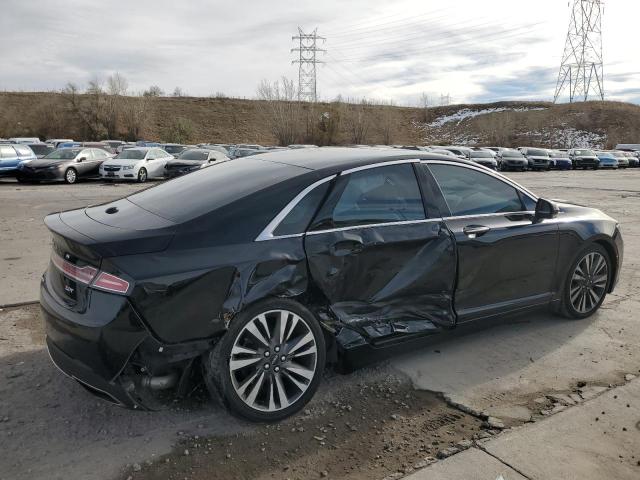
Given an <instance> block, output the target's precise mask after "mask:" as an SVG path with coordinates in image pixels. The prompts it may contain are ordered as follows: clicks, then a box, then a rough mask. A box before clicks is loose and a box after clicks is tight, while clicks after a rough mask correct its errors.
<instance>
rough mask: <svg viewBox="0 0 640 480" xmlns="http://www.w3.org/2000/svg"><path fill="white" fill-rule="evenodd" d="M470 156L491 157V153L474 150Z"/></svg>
mask: <svg viewBox="0 0 640 480" xmlns="http://www.w3.org/2000/svg"><path fill="white" fill-rule="evenodd" d="M470 156H471V158H493V154H492V153H490V152H482V151H476V150H474V151H473V152H471V155H470Z"/></svg>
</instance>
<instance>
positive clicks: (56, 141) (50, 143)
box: [45, 138, 73, 148]
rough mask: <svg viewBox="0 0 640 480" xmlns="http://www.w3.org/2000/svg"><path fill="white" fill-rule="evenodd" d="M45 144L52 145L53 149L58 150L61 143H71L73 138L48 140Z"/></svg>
mask: <svg viewBox="0 0 640 480" xmlns="http://www.w3.org/2000/svg"><path fill="white" fill-rule="evenodd" d="M45 143H48V144H49V145H53V147H54V148H58V146H59V145H60V144H61V143H73V138H50V139H49V140H47V141H46V142H45Z"/></svg>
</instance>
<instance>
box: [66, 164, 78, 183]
mask: <svg viewBox="0 0 640 480" xmlns="http://www.w3.org/2000/svg"><path fill="white" fill-rule="evenodd" d="M64 181H65V182H67V183H68V184H69V185H71V184H73V183H76V182H77V181H78V172H76V169H75V168H67V170H66V171H65V172H64Z"/></svg>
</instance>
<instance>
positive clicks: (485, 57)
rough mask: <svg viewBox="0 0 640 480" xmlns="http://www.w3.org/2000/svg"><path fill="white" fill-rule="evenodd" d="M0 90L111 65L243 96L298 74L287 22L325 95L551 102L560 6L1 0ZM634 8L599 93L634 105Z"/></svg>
mask: <svg viewBox="0 0 640 480" xmlns="http://www.w3.org/2000/svg"><path fill="white" fill-rule="evenodd" d="M0 8H1V12H2V14H1V15H0V52H2V60H3V62H2V69H0V89H2V90H24V91H31V90H38V91H42V90H59V89H61V88H62V87H64V85H65V84H66V83H67V82H74V83H77V84H78V85H85V84H86V82H87V81H88V80H89V79H91V78H94V77H98V78H105V77H107V76H108V75H110V74H111V73H113V72H119V73H120V74H122V75H123V76H124V77H125V78H126V79H127V80H128V81H129V85H130V88H131V90H133V91H141V90H143V89H145V88H147V87H148V86H149V85H154V84H155V85H159V86H160V87H161V88H162V89H163V90H165V91H166V92H172V91H173V89H174V88H175V87H176V86H179V87H181V88H182V90H183V91H184V92H186V93H187V94H189V95H197V96H207V95H211V94H215V93H216V92H222V93H224V94H226V95H229V96H238V97H250V98H251V97H254V96H255V92H256V88H257V86H258V84H259V82H260V81H261V80H262V79H269V80H275V79H277V78H279V77H280V76H282V75H285V76H287V77H289V78H295V79H297V67H296V66H294V65H291V60H292V59H293V58H294V54H293V53H291V52H290V49H291V48H294V47H295V45H294V42H293V41H292V40H291V37H292V35H295V34H296V33H297V28H298V26H301V27H302V28H303V29H304V30H306V31H312V30H313V29H314V28H316V27H317V28H318V34H319V35H322V36H324V37H326V38H327V40H326V42H325V43H324V44H323V45H322V47H323V48H325V49H326V50H327V54H326V55H322V56H321V57H320V58H322V60H323V61H325V62H326V63H325V64H324V65H322V66H320V67H319V70H318V90H319V95H320V97H321V98H323V99H331V98H334V97H336V96H337V95H338V94H341V95H342V96H343V97H363V96H365V97H368V98H375V99H381V100H392V101H394V102H395V103H397V104H401V105H402V104H416V103H418V99H419V98H420V96H421V94H422V93H423V92H424V93H426V94H428V95H430V96H431V97H432V98H438V99H439V95H440V94H450V95H451V99H452V101H453V102H455V103H461V102H479V101H497V100H505V99H527V100H531V99H536V100H537V99H541V100H550V99H552V97H553V91H554V87H555V82H556V78H557V72H558V67H559V63H560V57H561V54H562V50H563V47H564V42H565V36H566V31H567V27H568V22H569V13H570V10H569V7H568V1H567V0H535V1H530V2H525V1H514V0H482V1H480V0H448V1H446V2H442V1H435V0H394V1H389V0H384V1H383V0H351V1H349V2H346V1H340V0H321V1H315V2H311V1H305V0H296V1H292V0H236V1H234V2H221V1H217V0H183V1H175V0H171V1H167V0H127V1H122V0H110V1H98V0H92V1H88V0H0ZM638 18H640V2H638V1H637V0H633V1H632V0H609V1H608V2H606V10H605V16H604V20H603V29H604V58H605V89H606V94H607V97H608V99H614V100H626V101H632V102H636V103H640V56H639V55H638V54H637V52H638V48H637V44H638V35H639V34H638V29H637V20H638Z"/></svg>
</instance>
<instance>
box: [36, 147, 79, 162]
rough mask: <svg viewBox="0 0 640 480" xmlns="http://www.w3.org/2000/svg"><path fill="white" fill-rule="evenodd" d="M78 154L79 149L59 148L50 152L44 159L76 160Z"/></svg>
mask: <svg viewBox="0 0 640 480" xmlns="http://www.w3.org/2000/svg"><path fill="white" fill-rule="evenodd" d="M78 153H80V149H79V148H60V149H58V150H55V151H53V152H51V153H50V154H49V155H47V156H46V157H44V158H46V159H49V160H73V159H74V158H76V155H78Z"/></svg>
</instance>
